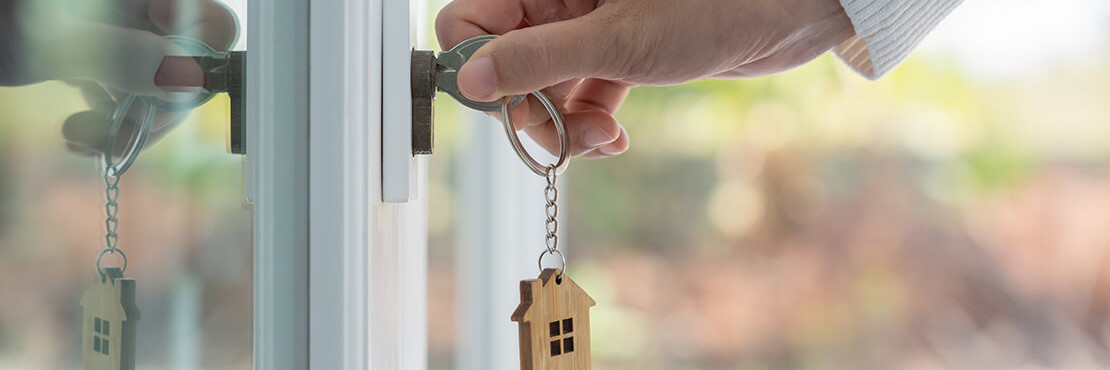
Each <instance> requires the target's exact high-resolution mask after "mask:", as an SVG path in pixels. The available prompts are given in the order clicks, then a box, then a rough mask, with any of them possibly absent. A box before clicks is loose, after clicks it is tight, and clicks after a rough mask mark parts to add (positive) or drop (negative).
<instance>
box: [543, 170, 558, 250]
mask: <svg viewBox="0 0 1110 370" xmlns="http://www.w3.org/2000/svg"><path fill="white" fill-rule="evenodd" d="M558 176H559V175H556V174H555V166H551V167H548V170H547V176H545V177H546V178H547V187H546V188H544V189H543V195H544V198H545V199H546V200H547V205H546V206H545V207H544V210H545V213H546V214H547V225H546V226H547V238H546V239H547V240H546V245H547V253H551V254H555V253H556V252H559V188H557V187H555V182H556V181H557V180H558Z"/></svg>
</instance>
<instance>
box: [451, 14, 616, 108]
mask: <svg viewBox="0 0 1110 370" xmlns="http://www.w3.org/2000/svg"><path fill="white" fill-rule="evenodd" d="M606 13H608V12H605V11H603V9H599V10H597V11H594V12H592V13H589V14H587V15H584V16H582V17H578V18H574V19H570V20H565V21H560V22H555V23H549V24H543V25H538V26H533V27H527V28H523V29H519V30H514V31H511V32H508V33H506V34H504V35H502V36H501V37H498V38H496V39H494V40H493V41H490V42H489V43H488V44H486V45H485V46H483V47H482V48H481V49H479V50H478V51H477V52H476V53H475V54H474V56H473V57H472V58H471V59H470V61H469V62H467V63H466V64H465V65H463V67H462V68H461V69H460V70H459V73H458V83H459V89H460V90H461V91H462V93H463V94H464V95H466V96H467V97H468V98H470V99H473V100H478V101H493V100H496V99H499V98H501V97H503V96H507V95H520V94H524V93H528V92H531V91H537V90H540V89H543V88H546V87H548V86H551V85H554V84H556V83H559V82H562V81H566V80H569V79H573V78H583V77H602V78H604V77H614V76H619V75H620V74H621V73H622V72H620V71H621V70H622V69H623V68H624V66H622V63H620V62H618V60H620V59H622V58H623V56H622V55H623V54H624V52H622V51H620V50H617V48H623V47H627V45H622V43H618V42H613V39H614V37H613V36H612V35H611V32H609V30H607V29H606V24H605V23H607V22H606V20H607V19H609V18H610V17H609V16H608V15H607V14H606Z"/></svg>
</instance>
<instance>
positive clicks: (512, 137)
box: [501, 91, 570, 177]
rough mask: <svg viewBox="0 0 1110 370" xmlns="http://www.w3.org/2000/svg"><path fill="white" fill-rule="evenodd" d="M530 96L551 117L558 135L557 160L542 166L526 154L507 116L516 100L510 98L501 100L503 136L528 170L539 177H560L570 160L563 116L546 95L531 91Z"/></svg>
mask: <svg viewBox="0 0 1110 370" xmlns="http://www.w3.org/2000/svg"><path fill="white" fill-rule="evenodd" d="M531 94H532V96H533V97H535V98H536V100H539V102H540V104H543V107H544V108H547V113H548V114H550V115H551V120H552V121H553V122H554V123H555V131H556V133H558V135H559V160H558V161H556V162H555V163H553V164H550V165H543V164H541V163H540V162H539V161H537V160H536V158H534V157H532V155H531V154H529V153H528V150H527V149H525V148H524V144H523V143H521V142H520V135H517V133H516V128H515V127H513V118H512V115H511V114H509V108H510V105H514V104H513V103H514V102H515V101H519V100H517V98H514V97H512V96H506V97H504V98H501V125H502V126H504V127H505V136H507V137H508V138H509V143H511V144H513V150H514V151H516V155H517V156H519V157H520V160H522V161H524V164H525V165H527V166H528V169H530V170H532V172H535V173H536V174H537V175H540V176H541V177H548V176H551V175H555V176H558V175H561V174H562V173H563V171H566V169H567V163H568V161H567V159H569V158H570V138H569V137H568V136H567V124H566V122H564V121H563V114H562V113H559V109H558V108H557V107H555V103H552V102H551V99H548V98H547V95H544V93H542V92H539V91H533V92H532V93H531Z"/></svg>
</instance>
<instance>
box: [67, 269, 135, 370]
mask: <svg viewBox="0 0 1110 370" xmlns="http://www.w3.org/2000/svg"><path fill="white" fill-rule="evenodd" d="M81 311H82V324H81V325H82V330H81V332H82V336H81V369H83V370H133V369H134V368H135V326H136V325H137V324H138V321H139V307H138V306H137V305H135V279H131V278H125V277H123V271H122V270H120V269H119V268H114V267H113V268H106V269H104V273H103V274H98V275H97V277H96V283H95V284H93V286H92V287H91V288H89V290H86V291H85V294H84V295H82V296H81Z"/></svg>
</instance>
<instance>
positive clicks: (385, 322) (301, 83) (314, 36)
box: [247, 0, 427, 370]
mask: <svg viewBox="0 0 1110 370" xmlns="http://www.w3.org/2000/svg"><path fill="white" fill-rule="evenodd" d="M398 9H404V11H405V16H406V18H405V19H406V20H407V19H408V18H407V16H408V9H409V1H408V0H370V1H367V0H315V1H312V0H259V1H254V2H251V4H250V6H249V12H250V17H249V24H248V27H249V29H250V30H249V32H248V37H249V40H248V47H249V48H250V54H249V58H248V59H249V60H248V69H249V70H248V72H249V74H248V78H250V80H249V81H248V102H247V104H248V117H247V118H248V123H247V124H248V125H249V128H250V133H249V137H248V157H247V162H248V169H247V173H248V189H249V190H248V199H249V200H251V201H252V202H253V204H254V212H255V221H254V222H255V230H254V250H255V260H254V263H255V264H254V269H255V271H254V286H255V293H254V296H255V297H254V298H255V299H254V305H255V306H254V307H255V309H254V312H255V317H254V324H255V325H254V357H255V364H254V365H255V368H256V369H266V370H270V369H327V370H331V369H367V368H369V369H422V368H426V367H427V344H426V343H427V340H426V332H427V326H426V325H427V324H426V321H427V320H426V316H427V315H426V312H427V308H426V306H427V304H426V301H427V297H426V292H427V289H426V273H427V267H426V266H427V264H426V260H427V236H426V235H427V232H426V221H425V220H426V219H427V217H426V214H427V211H426V210H427V205H426V203H425V199H426V198H427V197H425V196H423V195H422V193H424V192H425V191H424V178H426V170H425V166H424V165H423V163H422V162H423V161H421V160H417V161H413V163H414V165H415V167H414V169H413V173H414V174H415V178H416V180H417V181H415V182H414V184H415V185H416V186H415V188H414V195H415V196H414V197H413V198H415V200H414V201H412V202H409V203H403V204H386V203H383V202H382V201H381V199H382V193H381V188H382V185H381V184H382V182H383V178H382V175H381V174H382V172H381V163H382V147H383V145H382V144H383V143H382V127H383V115H382V114H383V108H382V107H383V103H382V97H383V87H386V88H387V90H389V91H390V93H394V91H408V85H407V78H406V79H404V81H405V83H404V86H399V85H398V86H390V85H389V84H388V82H387V83H383V75H384V76H395V75H396V74H397V73H404V75H405V76H407V75H408V71H407V64H406V65H405V66H404V67H405V70H404V71H396V70H390V71H383V56H392V57H394V58H396V57H397V55H395V54H396V52H395V51H390V52H388V53H383V52H382V50H383V44H389V43H383V34H385V35H389V34H392V35H407V34H408V32H411V31H410V29H409V25H408V24H409V23H408V22H407V21H406V22H403V23H404V25H403V26H404V27H405V28H404V29H403V30H402V29H401V28H400V27H401V25H399V24H396V23H398V22H393V23H390V22H386V21H385V20H388V19H391V18H390V16H384V14H390V12H393V13H397V12H399V10H398ZM392 18H393V19H394V20H396V19H397V15H396V14H394V15H392ZM395 28H396V29H395ZM406 39H407V37H406ZM403 52H404V53H405V54H404V57H405V58H406V60H407V58H408V54H407V50H404V51H403ZM394 84H395V85H397V84H398V83H397V82H394ZM384 122H385V123H386V124H393V125H399V124H406V125H407V124H408V122H400V121H397V120H395V119H394V120H388V119H387V120H384ZM385 180H388V179H385Z"/></svg>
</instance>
